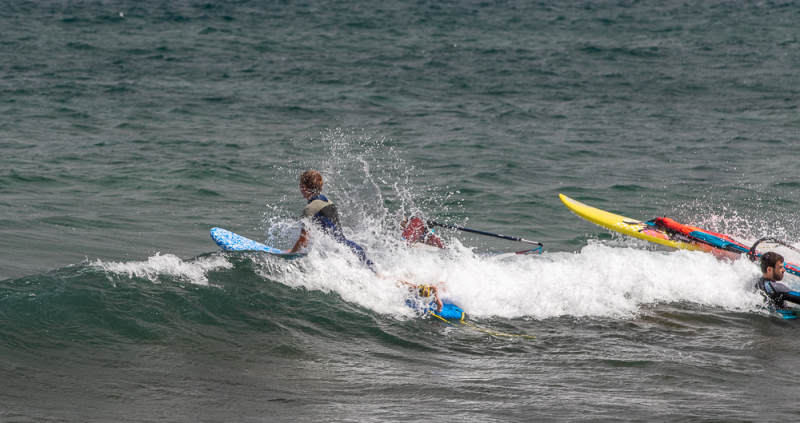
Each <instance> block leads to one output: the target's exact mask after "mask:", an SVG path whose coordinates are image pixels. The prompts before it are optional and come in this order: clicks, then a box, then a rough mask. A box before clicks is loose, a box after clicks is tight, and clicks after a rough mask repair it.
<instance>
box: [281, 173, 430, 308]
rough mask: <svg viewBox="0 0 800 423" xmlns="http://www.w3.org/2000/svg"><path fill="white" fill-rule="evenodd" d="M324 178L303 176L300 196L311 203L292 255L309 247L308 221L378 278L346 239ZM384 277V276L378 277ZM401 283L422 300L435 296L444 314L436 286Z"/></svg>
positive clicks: (364, 258) (352, 243)
mask: <svg viewBox="0 0 800 423" xmlns="http://www.w3.org/2000/svg"><path fill="white" fill-rule="evenodd" d="M322 185H323V179H322V175H321V174H320V173H319V172H317V171H316V170H308V171H306V172H303V174H302V175H300V193H301V194H302V195H303V198H305V199H306V200H308V205H306V207H305V208H304V209H303V216H302V218H303V220H304V223H303V229H302V230H301V231H300V238H298V239H297V242H296V243H295V244H294V247H292V249H291V250H290V251H289V252H290V253H297V252H299V251H300V250H302V249H303V248H305V247H306V246H308V242H309V231H307V230H306V227H305V222H308V221H310V222H311V223H313V224H314V225H316V226H317V227H318V228H320V229H322V231H323V232H324V233H326V234H328V235H330V236H332V237H333V239H335V240H336V242H338V243H340V244H344V245H346V246H347V247H348V248H350V250H351V251H352V252H353V253H354V254H355V255H356V257H358V260H359V261H360V262H361V263H362V264H363V265H364V266H366V267H367V268H368V269H369V270H372V271H373V272H375V274H376V275H377V274H378V272H377V270H375V264H374V263H372V261H371V260H370V259H368V258H367V254H366V253H365V252H364V249H363V248H361V246H360V245H358V244H356V243H355V242H353V241H350V240H349V239H347V238H345V236H344V233H343V232H342V225H341V223H340V222H339V212H338V211H337V210H336V205H335V204H334V203H333V202H332V201H330V200H328V198H327V197H325V196H324V195H322ZM378 276H380V275H378ZM400 283H402V284H404V285H408V286H409V290H411V291H414V290H418V291H419V292H418V293H419V295H420V296H421V297H430V296H433V298H434V301H436V310H437V311H441V310H442V307H443V304H442V301H441V300H440V299H439V290H438V288H437V287H435V286H428V285H420V286H417V285H414V284H411V283H408V282H404V281H400Z"/></svg>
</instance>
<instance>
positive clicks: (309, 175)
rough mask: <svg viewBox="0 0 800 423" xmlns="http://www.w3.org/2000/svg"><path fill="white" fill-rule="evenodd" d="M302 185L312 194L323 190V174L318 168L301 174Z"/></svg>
mask: <svg viewBox="0 0 800 423" xmlns="http://www.w3.org/2000/svg"><path fill="white" fill-rule="evenodd" d="M300 185H301V186H303V188H305V189H307V190H308V191H309V192H311V193H312V194H319V193H320V192H321V191H322V175H320V173H319V172H317V171H316V170H307V171H305V172H303V174H302V175H300Z"/></svg>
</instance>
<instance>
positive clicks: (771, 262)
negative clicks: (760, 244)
mask: <svg viewBox="0 0 800 423" xmlns="http://www.w3.org/2000/svg"><path fill="white" fill-rule="evenodd" d="M781 262H784V261H783V256H782V255H780V254H778V253H773V252H772V251H770V252H768V253H764V255H763V256H761V273H767V268H768V267H772V268H773V269H774V268H775V266H777V265H778V263H781Z"/></svg>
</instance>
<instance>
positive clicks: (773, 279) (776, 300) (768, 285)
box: [756, 252, 800, 310]
mask: <svg viewBox="0 0 800 423" xmlns="http://www.w3.org/2000/svg"><path fill="white" fill-rule="evenodd" d="M785 271H786V270H785V268H784V260H783V256H781V255H780V254H778V253H773V252H768V253H764V255H762V256H761V272H763V274H762V275H761V278H760V279H759V280H758V281H757V282H756V290H758V291H759V292H760V293H761V295H763V296H764V297H765V298H766V299H767V301H769V303H770V305H771V306H773V307H775V309H776V310H785V309H787V308H788V307H787V306H786V304H785V301H791V302H793V303H795V304H800V292H796V291H791V290H789V287H787V286H786V285H784V284H782V283H780V282H779V281H780V280H782V279H783V274H784V272H785Z"/></svg>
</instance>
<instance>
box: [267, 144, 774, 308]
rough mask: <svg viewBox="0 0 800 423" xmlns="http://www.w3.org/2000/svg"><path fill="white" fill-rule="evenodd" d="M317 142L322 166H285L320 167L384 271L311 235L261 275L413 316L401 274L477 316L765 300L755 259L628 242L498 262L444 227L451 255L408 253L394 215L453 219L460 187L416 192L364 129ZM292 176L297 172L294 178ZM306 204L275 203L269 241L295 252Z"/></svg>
mask: <svg viewBox="0 0 800 423" xmlns="http://www.w3.org/2000/svg"><path fill="white" fill-rule="evenodd" d="M312 141H313V140H312ZM317 143H318V144H319V145H318V148H319V150H320V151H323V152H324V154H320V155H319V160H318V161H316V162H309V163H295V165H296V166H297V167H296V168H292V169H289V168H287V169H283V170H284V171H285V172H283V173H284V174H297V175H299V173H300V172H301V171H302V170H305V169H308V168H316V169H318V170H320V171H322V173H323V177H324V178H325V181H326V182H325V188H324V192H325V193H326V194H328V195H329V196H330V198H331V200H333V201H334V202H336V203H337V205H338V206H339V210H340V213H341V216H342V223H343V225H344V226H345V227H344V232H345V234H346V235H347V236H348V238H349V239H351V240H353V241H355V242H357V243H359V244H361V245H362V246H364V247H365V248H366V250H367V254H368V255H369V257H370V258H371V259H372V260H373V261H374V262H376V264H378V266H379V268H380V274H381V276H380V277H376V276H375V275H373V274H371V273H370V272H369V271H368V270H366V269H364V268H363V267H362V266H359V265H358V264H357V260H356V259H355V258H354V256H353V255H352V254H351V253H350V252H349V251H348V250H347V248H346V247H343V246H341V245H339V244H337V243H335V242H333V241H332V240H330V238H328V237H325V236H322V235H321V234H312V245H311V246H310V248H309V251H310V254H309V256H308V257H307V258H306V259H304V260H303V262H302V264H300V265H298V264H292V266H294V267H292V269H285V270H280V266H282V265H281V264H280V263H279V264H278V267H275V265H274V263H272V264H271V265H270V266H265V267H264V269H263V272H262V276H264V277H265V278H269V279H272V280H276V281H278V282H281V283H284V284H287V285H289V286H292V287H303V288H306V289H310V290H321V291H325V292H335V293H337V294H339V295H340V296H341V297H342V298H343V299H345V300H346V301H349V302H352V303H356V304H359V305H361V306H363V307H365V308H369V309H371V310H374V311H377V312H381V313H388V314H393V315H398V316H402V315H410V314H411V312H410V311H409V308H408V307H405V306H404V302H405V300H406V299H408V298H410V297H411V294H410V293H409V291H408V289H407V287H405V286H404V285H402V284H401V283H399V282H397V281H399V280H403V281H407V282H410V283H414V284H436V283H439V284H440V285H441V287H442V288H443V289H444V290H445V293H444V294H443V297H444V298H446V299H449V300H450V301H452V302H453V303H455V304H457V305H459V306H461V307H462V308H463V309H464V310H465V311H466V312H467V313H468V314H470V315H472V316H473V317H488V316H498V317H503V318H521V317H528V318H535V319H545V318H549V317H556V316H633V315H635V314H636V313H638V312H639V311H640V310H641V309H642V307H643V306H646V305H652V304H659V303H670V302H691V303H696V304H701V305H707V306H712V307H721V308H724V309H730V310H752V309H755V308H756V307H757V305H758V304H760V303H761V299H760V297H759V296H758V295H757V294H756V293H754V292H753V290H752V289H751V287H752V285H753V282H754V280H755V278H756V277H757V275H758V269H757V267H756V266H755V265H753V264H752V263H750V262H748V261H746V260H739V261H736V262H734V263H730V262H724V261H717V260H716V259H715V258H714V257H713V256H711V255H709V254H704V253H700V252H689V251H673V252H663V251H660V252H659V251H647V250H644V249H642V248H629V247H626V245H628V243H627V242H621V243H620V242H611V243H610V244H611V245H609V244H602V243H599V242H594V243H590V244H589V245H587V246H586V247H584V248H583V249H582V250H581V251H580V253H558V252H553V253H547V254H544V255H542V256H518V257H513V258H510V259H503V260H497V259H493V258H490V257H485V256H478V255H475V254H473V253H472V252H471V251H470V250H469V249H468V248H465V247H463V246H462V245H461V244H460V243H459V242H458V240H457V239H449V237H448V236H447V233H446V232H445V238H446V240H447V241H448V242H449V248H448V250H447V251H446V252H441V253H430V252H424V251H417V250H414V249H408V248H404V246H403V245H402V241H401V240H400V239H399V233H398V232H399V230H398V220H399V217H402V216H408V215H409V214H414V215H421V216H424V215H425V214H426V211H430V210H436V212H435V213H433V214H434V215H435V216H437V219H438V218H440V217H442V216H446V215H447V214H448V209H447V207H443V204H445V203H448V204H452V201H450V200H452V196H453V195H454V194H456V193H457V192H458V191H454V192H450V193H444V192H436V193H432V192H430V187H421V188H422V191H423V192H420V190H419V189H416V190H415V188H420V187H417V186H416V184H415V183H414V180H415V172H416V170H414V169H413V167H411V166H408V165H407V164H406V163H405V162H404V161H403V159H402V158H401V157H400V156H399V155H398V154H397V152H396V151H394V150H392V149H389V148H388V147H386V145H385V144H384V142H383V140H382V139H377V140H375V139H372V137H371V136H370V135H369V134H348V133H344V132H342V131H341V130H333V131H330V132H328V133H326V134H323V136H322V139H321V140H317ZM287 183H290V182H288V181H287ZM296 183H297V182H296V176H294V177H293V178H292V180H291V184H292V185H295V184H296ZM445 189H449V188H448V187H445ZM426 190H427V192H425V191H426ZM299 195H300V194H299V193H298V194H297V196H298V197H299ZM429 198H433V199H436V200H435V201H434V202H430V200H427V199H429ZM426 201H427V202H426ZM300 202H301V201H290V200H288V199H287V198H285V197H284V198H283V199H282V200H281V201H280V203H278V204H275V205H273V206H270V207H269V208H270V210H269V212H268V213H266V214H265V221H264V224H265V235H266V236H267V243H270V244H273V243H277V245H279V246H283V247H284V248H288V247H289V246H291V243H293V242H294V240H296V239H297V236H298V233H299V225H298V224H297V218H296V217H295V216H297V215H298V214H299V210H294V211H292V210H289V209H287V207H288V206H289V205H290V203H294V204H297V203H300ZM295 207H297V206H296V205H295ZM457 207H458V208H459V209H460V206H457ZM464 214H466V213H459V215H462V216H463V215H464ZM445 220H446V219H445ZM640 243H641V242H640ZM645 244H647V243H645ZM620 246H622V247H620ZM640 247H641V246H640ZM283 266H289V265H288V264H286V263H284V264H283ZM289 270H291V271H289Z"/></svg>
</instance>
